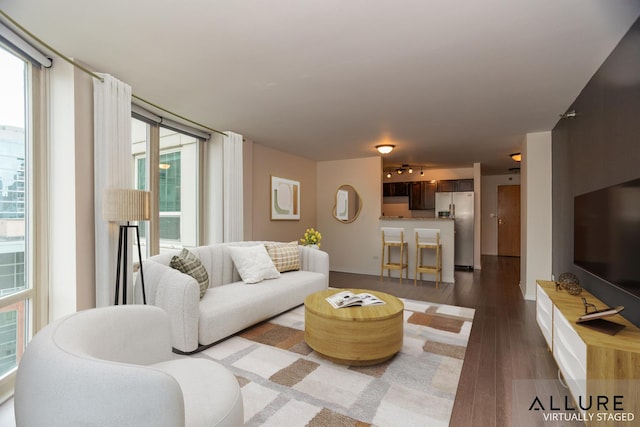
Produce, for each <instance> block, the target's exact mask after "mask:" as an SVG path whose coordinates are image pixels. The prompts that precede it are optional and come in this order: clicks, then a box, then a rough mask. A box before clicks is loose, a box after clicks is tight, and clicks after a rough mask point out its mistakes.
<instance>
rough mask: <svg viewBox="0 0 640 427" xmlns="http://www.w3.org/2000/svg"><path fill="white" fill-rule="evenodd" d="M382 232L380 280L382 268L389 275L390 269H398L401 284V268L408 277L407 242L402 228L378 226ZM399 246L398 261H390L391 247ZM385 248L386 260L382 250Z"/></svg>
mask: <svg viewBox="0 0 640 427" xmlns="http://www.w3.org/2000/svg"><path fill="white" fill-rule="evenodd" d="M380 231H381V232H382V257H381V258H380V280H382V275H383V273H384V270H385V269H386V270H388V271H387V274H388V276H389V277H391V270H400V284H402V270H406V274H407V279H408V278H409V243H408V242H405V240H404V228H396V227H380ZM393 247H398V248H400V262H391V248H393ZM385 248H387V262H385V261H384V251H385Z"/></svg>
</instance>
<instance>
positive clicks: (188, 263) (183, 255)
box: [169, 249, 209, 299]
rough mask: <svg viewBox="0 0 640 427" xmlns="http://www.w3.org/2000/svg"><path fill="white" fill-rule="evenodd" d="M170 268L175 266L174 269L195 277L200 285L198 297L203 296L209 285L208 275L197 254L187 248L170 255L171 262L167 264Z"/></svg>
mask: <svg viewBox="0 0 640 427" xmlns="http://www.w3.org/2000/svg"><path fill="white" fill-rule="evenodd" d="M169 265H170V266H171V268H175V269H176V270H178V271H180V272H182V273H184V274H188V275H189V276H191V277H193V278H194V279H196V281H197V282H198V284H199V285H200V298H201V299H202V297H203V296H204V294H205V293H206V292H207V288H208V287H209V275H208V274H207V270H206V269H205V268H204V266H203V265H202V263H201V262H200V259H198V257H197V256H195V255H194V254H192V253H191V252H189V250H188V249H183V250H182V252H180V254H179V255H174V256H173V257H171V262H170V264H169Z"/></svg>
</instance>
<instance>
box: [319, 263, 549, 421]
mask: <svg viewBox="0 0 640 427" xmlns="http://www.w3.org/2000/svg"><path fill="white" fill-rule="evenodd" d="M519 281H520V258H515V257H493V256H483V257H482V270H475V271H473V272H465V271H456V273H455V284H440V287H439V289H436V288H435V283H434V282H422V283H421V282H418V286H415V287H414V285H413V280H410V281H405V280H403V282H402V285H400V284H399V283H398V279H389V278H387V277H386V276H385V278H384V280H383V281H380V278H379V276H367V275H360V274H351V273H338V272H331V275H330V279H329V283H330V285H331V286H334V287H341V288H342V287H345V288H346V287H350V288H363V289H372V290H380V291H383V292H387V293H390V294H392V295H396V296H399V297H403V298H410V299H417V300H424V301H431V302H436V303H441V304H451V305H458V306H463V307H471V308H474V309H475V310H476V312H475V317H474V320H473V327H472V329H471V336H470V338H469V344H468V346H467V352H466V355H465V359H464V364H463V368H462V374H461V377H460V382H459V385H458V392H457V394H456V400H455V404H454V408H453V414H452V417H451V423H450V425H451V426H452V427H465V426H484V427H487V426H511V425H518V421H517V418H518V416H517V415H515V416H512V414H511V412H512V411H511V397H512V391H513V381H514V380H521V379H537V380H540V379H550V380H551V379H555V378H557V366H556V364H555V361H554V360H553V357H552V355H551V353H550V352H549V351H548V349H547V345H546V343H545V341H544V338H543V336H542V333H541V332H540V330H539V329H538V325H537V323H536V318H535V302H533V301H525V300H524V299H523V297H522V293H521V291H520V288H519ZM512 421H513V422H514V423H513V424H512Z"/></svg>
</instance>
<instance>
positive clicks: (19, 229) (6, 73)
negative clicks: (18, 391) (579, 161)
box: [0, 45, 35, 388]
mask: <svg viewBox="0 0 640 427" xmlns="http://www.w3.org/2000/svg"><path fill="white" fill-rule="evenodd" d="M30 67H31V66H30V63H29V62H27V61H26V60H25V59H24V58H22V57H20V56H19V55H18V54H17V53H15V52H13V51H10V50H8V49H7V48H5V47H4V46H2V45H0V385H3V384H4V383H5V382H6V381H8V379H9V377H10V376H11V375H12V374H13V373H14V372H15V369H16V368H17V366H18V363H19V361H20V358H21V356H22V353H23V351H24V349H25V346H26V343H27V341H28V339H29V336H30V333H31V330H30V328H31V319H32V316H31V314H32V313H33V309H34V306H33V304H34V303H35V302H34V300H35V294H34V290H33V287H32V280H31V273H30V271H31V270H30V268H31V256H30V225H29V224H30V218H31V212H32V203H31V197H30V193H29V190H28V189H29V179H30V176H31V175H30V172H31V171H30V167H31V164H30V147H29V139H30V138H29V136H30V133H31V132H30V122H29V117H30V115H29V114H27V112H28V111H30V101H29V94H30V86H29V82H30V79H29V76H30V71H31V69H30ZM3 388H4V387H3Z"/></svg>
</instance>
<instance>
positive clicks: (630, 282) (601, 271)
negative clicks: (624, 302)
mask: <svg viewBox="0 0 640 427" xmlns="http://www.w3.org/2000/svg"><path fill="white" fill-rule="evenodd" d="M573 208H574V221H573V261H574V264H575V265H576V266H578V267H580V268H582V269H584V270H586V271H588V272H589V273H591V274H593V275H595V276H597V277H599V278H601V279H602V280H604V281H606V282H608V283H610V284H612V285H614V286H616V287H618V288H620V289H622V290H624V291H626V292H628V293H630V294H632V295H634V296H636V297H637V298H640V179H636V180H633V181H629V182H625V183H622V184H618V185H614V186H611V187H607V188H603V189H600V190H596V191H592V192H590V193H586V194H581V195H579V196H576V197H575V198H574V207H573Z"/></svg>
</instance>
